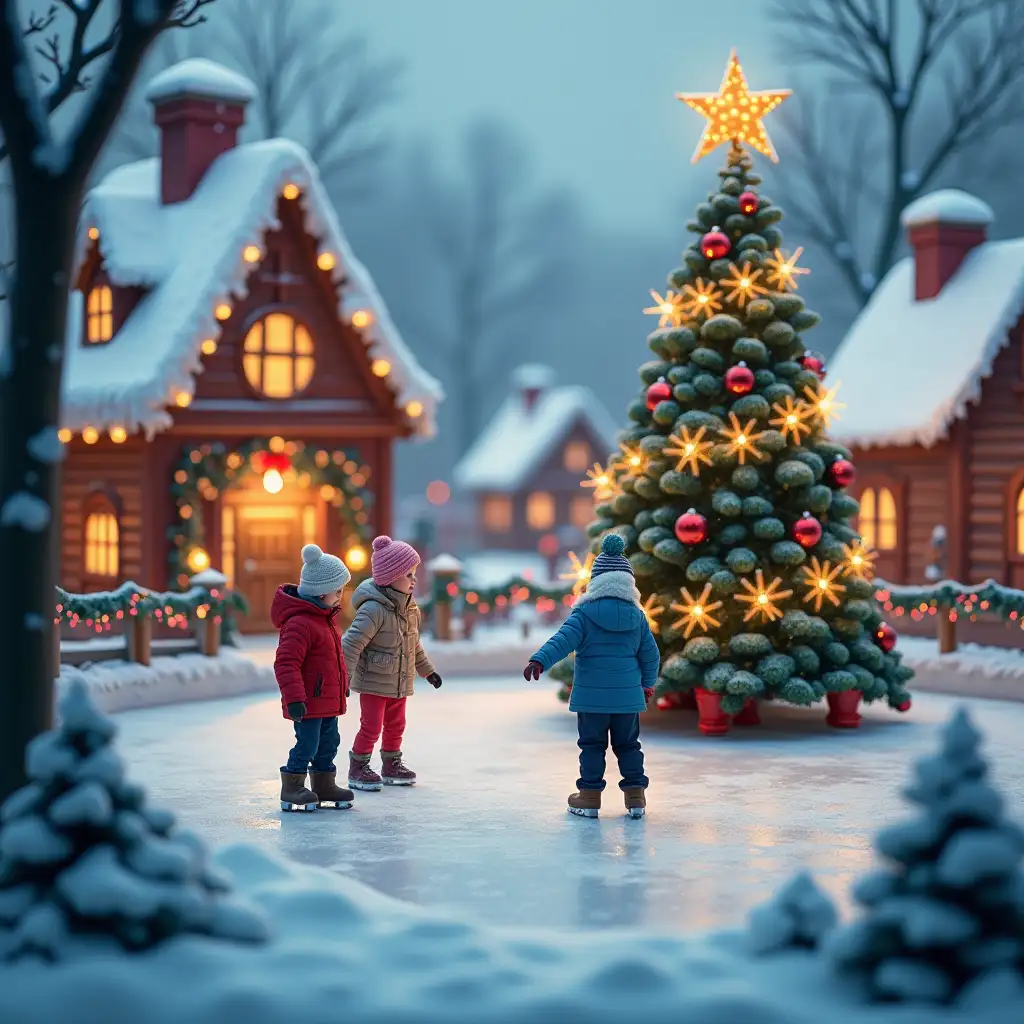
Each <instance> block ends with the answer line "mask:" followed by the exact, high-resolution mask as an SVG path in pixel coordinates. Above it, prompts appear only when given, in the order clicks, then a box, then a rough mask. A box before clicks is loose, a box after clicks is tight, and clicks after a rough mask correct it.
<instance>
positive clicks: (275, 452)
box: [168, 437, 373, 589]
mask: <svg viewBox="0 0 1024 1024" xmlns="http://www.w3.org/2000/svg"><path fill="white" fill-rule="evenodd" d="M285 457H287V463H288V468H287V469H286V470H284V472H283V474H282V475H283V478H284V479H287V478H288V476H289V474H290V473H294V475H295V478H296V479H297V480H298V482H299V483H300V485H301V486H304V487H317V488H320V489H321V490H322V489H324V488H330V494H324V498H325V500H329V501H330V502H331V503H332V504H333V505H334V506H335V507H336V508H337V510H338V514H339V516H340V517H341V521H342V523H343V524H344V525H345V526H346V527H347V528H348V533H347V535H346V537H345V538H344V540H343V542H342V543H343V550H345V551H349V552H352V551H353V549H355V548H361V549H362V550H361V555H360V556H359V557H362V558H365V562H364V563H363V564H359V560H358V558H356V559H353V560H351V561H350V563H349V568H350V569H352V570H353V573H354V574H356V575H358V573H359V571H360V570H361V569H364V568H365V567H366V566H367V565H368V564H369V544H370V540H371V539H372V536H373V529H372V527H371V525H370V516H369V511H370V508H371V506H372V504H373V494H372V492H370V491H369V490H368V489H367V487H366V482H367V480H368V479H369V476H370V467H369V466H367V465H365V464H360V463H359V462H358V461H357V460H356V458H355V457H354V456H353V455H352V454H351V453H349V452H346V451H344V450H341V449H334V450H328V449H326V448H321V447H318V446H314V445H308V446H307V445H306V444H305V443H304V442H302V441H285V440H284V439H283V438H280V437H269V438H265V437H264V438H259V437H257V438H253V439H252V440H250V441H246V442H245V443H244V444H240V445H235V446H232V447H230V448H229V447H228V446H227V445H224V444H223V443H221V442H215V443H212V444H203V445H198V446H195V447H193V446H191V445H189V446H187V447H186V448H185V449H184V453H183V457H182V460H181V462H180V463H179V464H178V467H177V469H176V470H175V471H174V475H173V477H172V483H171V494H172V496H173V497H174V500H175V503H176V506H177V520H176V522H175V525H174V526H172V527H171V528H170V529H169V530H168V538H169V540H170V541H171V551H170V555H169V556H168V561H169V563H170V566H171V582H172V585H174V584H177V586H179V587H181V588H183V589H184V588H185V587H187V586H188V581H189V579H190V578H191V577H192V576H193V575H195V573H197V572H200V571H202V570H203V569H205V568H207V567H208V566H209V564H210V559H209V555H208V554H207V552H206V548H205V546H204V535H203V515H202V502H203V501H204V500H205V501H212V500H214V499H216V498H217V496H218V495H219V494H220V493H221V492H223V491H225V490H227V489H228V488H230V487H232V486H233V485H235V484H238V483H240V482H241V481H242V480H243V479H245V477H247V476H248V475H250V474H251V473H255V472H261V471H262V470H261V468H260V464H261V462H270V461H273V462H274V465H275V466H276V465H277V464H278V462H280V461H281V460H283V459H284V458H285ZM304 478H306V479H304Z"/></svg>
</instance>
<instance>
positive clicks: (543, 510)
mask: <svg viewBox="0 0 1024 1024" xmlns="http://www.w3.org/2000/svg"><path fill="white" fill-rule="evenodd" d="M526 525H527V526H529V527H530V529H531V530H550V529H551V527H552V526H554V525H555V499H554V498H553V497H552V496H551V495H550V494H548V492H547V491H534V492H533V493H532V494H531V495H529V496H528V497H527V499H526Z"/></svg>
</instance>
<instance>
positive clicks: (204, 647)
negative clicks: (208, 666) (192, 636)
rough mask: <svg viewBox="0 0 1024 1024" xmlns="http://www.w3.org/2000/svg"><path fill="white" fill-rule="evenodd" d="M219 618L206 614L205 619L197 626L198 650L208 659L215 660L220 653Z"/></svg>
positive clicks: (210, 613) (211, 613)
mask: <svg viewBox="0 0 1024 1024" xmlns="http://www.w3.org/2000/svg"><path fill="white" fill-rule="evenodd" d="M218 618H219V616H216V615H214V614H213V612H212V611H211V612H208V613H207V615H206V618H205V619H202V620H200V624H199V650H200V651H201V652H202V653H203V654H205V655H206V656H207V657H208V658H216V657H217V654H218V653H219V652H220V625H221V624H220V622H218V621H217V619H218Z"/></svg>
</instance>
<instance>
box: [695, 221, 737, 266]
mask: <svg viewBox="0 0 1024 1024" xmlns="http://www.w3.org/2000/svg"><path fill="white" fill-rule="evenodd" d="M731 248H732V245H731V243H730V242H729V238H728V236H727V235H725V234H724V233H723V232H722V229H721V228H719V227H714V228H712V229H711V230H710V231H709V232H708V233H707V234H706V235H705V236H704V237H703V238H702V239H701V240H700V251H701V253H702V254H703V256H704V258H705V259H709V260H720V259H721V258H722V257H723V256H727V255H728V253H729V250H730V249H731Z"/></svg>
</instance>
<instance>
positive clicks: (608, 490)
mask: <svg viewBox="0 0 1024 1024" xmlns="http://www.w3.org/2000/svg"><path fill="white" fill-rule="evenodd" d="M580 487H592V488H593V489H594V497H595V498H597V500H598V501H606V500H607V499H608V498H612V497H614V496H615V492H616V490H617V488H616V486H615V478H614V477H613V476H612V471H611V469H610V468H609V469H605V468H604V467H603V466H602V465H601V463H600V462H595V463H594V468H593V469H588V470H587V479H586V480H581V481H580Z"/></svg>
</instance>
